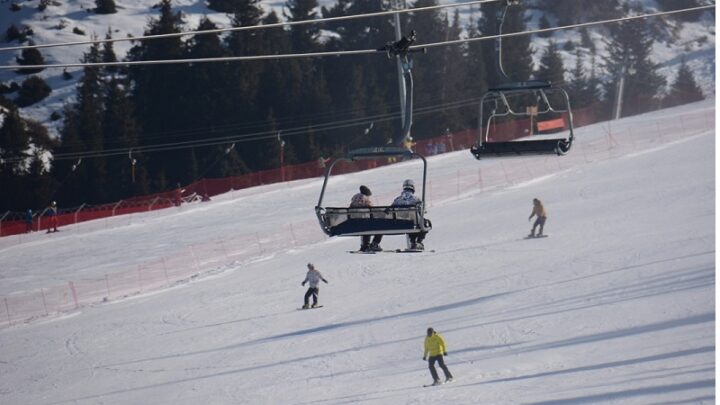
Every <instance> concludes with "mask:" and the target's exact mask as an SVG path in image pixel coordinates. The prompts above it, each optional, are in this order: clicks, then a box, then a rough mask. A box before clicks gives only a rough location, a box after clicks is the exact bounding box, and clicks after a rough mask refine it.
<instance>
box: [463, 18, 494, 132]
mask: <svg viewBox="0 0 720 405" xmlns="http://www.w3.org/2000/svg"><path fill="white" fill-rule="evenodd" d="M466 29H467V35H468V37H469V38H479V37H481V35H482V34H481V33H480V31H479V30H478V24H477V22H476V21H475V20H474V19H472V18H471V19H470V22H469V24H468V26H467V28H466ZM485 42H487V41H474V42H470V43H468V48H467V59H466V60H467V72H468V73H467V79H466V83H465V86H466V87H465V88H466V94H467V98H473V97H477V98H478V99H479V98H480V97H482V96H483V94H485V92H486V91H487V89H488V84H487V77H488V72H487V67H486V64H485V60H486V59H485V57H484V56H485V54H484V49H483V48H484V47H485ZM494 59H496V58H493V60H494ZM493 60H491V61H489V63H490V64H493V63H495V62H493ZM465 123H466V124H465V125H464V126H465V127H476V126H477V117H476V116H475V114H471V115H470V116H468V117H467V118H466V119H465Z"/></svg>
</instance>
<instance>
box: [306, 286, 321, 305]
mask: <svg viewBox="0 0 720 405" xmlns="http://www.w3.org/2000/svg"><path fill="white" fill-rule="evenodd" d="M319 293H320V289H319V288H317V287H310V288H308V290H307V292H306V293H305V305H307V304H308V301H310V296H312V299H313V305H316V304H317V301H318V294H319Z"/></svg>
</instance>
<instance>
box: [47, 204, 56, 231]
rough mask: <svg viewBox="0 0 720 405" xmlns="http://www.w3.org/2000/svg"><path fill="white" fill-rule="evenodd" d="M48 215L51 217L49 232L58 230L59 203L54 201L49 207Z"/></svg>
mask: <svg viewBox="0 0 720 405" xmlns="http://www.w3.org/2000/svg"><path fill="white" fill-rule="evenodd" d="M47 212H48V216H49V217H50V226H48V230H47V233H50V232H57V231H58V217H57V214H58V212H57V203H56V202H55V201H53V202H52V203H50V206H49V207H48V210H47Z"/></svg>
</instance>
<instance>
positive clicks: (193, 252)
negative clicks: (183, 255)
mask: <svg viewBox="0 0 720 405" xmlns="http://www.w3.org/2000/svg"><path fill="white" fill-rule="evenodd" d="M190 255H191V256H192V258H193V262H194V263H195V271H197V272H198V273H199V272H200V263H199V262H198V259H197V256H195V250H194V249H193V245H190Z"/></svg>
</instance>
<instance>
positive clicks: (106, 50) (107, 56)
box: [101, 27, 118, 73]
mask: <svg viewBox="0 0 720 405" xmlns="http://www.w3.org/2000/svg"><path fill="white" fill-rule="evenodd" d="M105 39H112V29H111V28H110V27H108V30H107V33H106V34H105ZM101 60H102V62H103V63H113V62H117V61H118V59H117V55H115V48H114V46H113V43H112V42H103V47H102V51H101ZM104 69H105V72H106V73H113V72H117V71H118V68H117V67H116V66H105V67H104Z"/></svg>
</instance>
